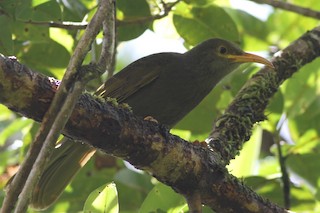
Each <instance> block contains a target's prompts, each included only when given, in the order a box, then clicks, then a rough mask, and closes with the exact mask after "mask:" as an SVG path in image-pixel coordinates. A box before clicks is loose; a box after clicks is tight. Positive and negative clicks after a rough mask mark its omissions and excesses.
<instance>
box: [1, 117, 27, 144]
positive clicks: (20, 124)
mask: <svg viewBox="0 0 320 213" xmlns="http://www.w3.org/2000/svg"><path fill="white" fill-rule="evenodd" d="M32 122H33V121H32V120H29V119H25V118H19V119H16V120H15V121H13V122H12V123H11V124H10V125H8V126H7V127H6V128H5V129H3V130H2V131H1V132H0V146H1V145H4V143H5V142H6V140H7V139H8V138H9V137H10V136H12V135H13V134H15V133H19V132H21V131H22V129H23V128H25V127H27V126H29V125H30V124H32Z"/></svg>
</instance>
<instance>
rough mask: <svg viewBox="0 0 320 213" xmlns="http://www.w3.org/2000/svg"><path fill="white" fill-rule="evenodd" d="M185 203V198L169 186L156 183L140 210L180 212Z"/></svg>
mask: <svg viewBox="0 0 320 213" xmlns="http://www.w3.org/2000/svg"><path fill="white" fill-rule="evenodd" d="M186 205H187V204H186V203H185V199H184V198H183V197H182V196H181V195H179V194H177V193H175V192H174V191H173V190H172V189H171V188H170V187H169V186H166V185H163V184H160V183H159V184H157V185H156V186H155V187H154V188H153V189H152V190H151V192H150V193H149V194H148V196H147V198H146V199H145V201H144V202H143V204H142V206H141V209H140V212H168V213H174V212H180V211H181V210H182V209H183V208H184V207H185V206H186Z"/></svg>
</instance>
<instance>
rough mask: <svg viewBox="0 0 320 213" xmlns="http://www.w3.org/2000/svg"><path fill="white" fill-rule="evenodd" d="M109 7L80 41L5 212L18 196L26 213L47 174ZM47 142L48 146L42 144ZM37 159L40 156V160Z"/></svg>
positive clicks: (99, 13) (101, 9)
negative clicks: (40, 179) (32, 194)
mask: <svg viewBox="0 0 320 213" xmlns="http://www.w3.org/2000/svg"><path fill="white" fill-rule="evenodd" d="M107 8H109V7H108V1H107V0H104V1H101V5H100V7H99V9H98V11H97V13H96V14H95V15H94V17H93V18H92V20H91V22H90V23H89V25H88V27H87V30H86V31H85V33H84V35H83V37H82V38H81V40H80V41H79V43H78V46H77V48H76V49H75V52H74V54H73V56H72V58H71V59H70V62H69V65H68V68H67V71H66V74H65V76H64V78H63V80H62V82H61V85H60V87H59V90H58V92H57V94H56V95H55V98H54V99H53V101H52V104H51V106H50V108H49V110H48V112H47V113H46V115H45V118H44V122H43V123H42V125H41V127H40V129H39V132H38V133H37V137H36V139H35V141H34V143H33V145H32V146H31V148H30V150H29V152H28V154H27V158H26V160H25V161H24V162H23V163H22V166H21V169H20V171H19V172H18V173H17V175H16V177H15V178H14V179H13V181H12V183H11V185H10V187H9V188H8V192H7V197H6V198H5V200H4V202H3V207H2V209H1V212H3V213H6V212H12V210H13V208H14V205H15V203H16V201H17V200H18V196H19V200H18V203H17V207H16V209H15V212H25V211H26V209H27V205H28V202H29V197H30V191H32V188H33V187H34V185H35V184H36V182H37V179H38V177H39V175H40V173H41V172H42V171H43V169H44V166H45V163H46V162H47V160H48V158H49V157H50V154H51V151H52V149H53V147H54V145H55V142H56V140H57V138H58V136H59V134H60V131H61V129H62V128H63V127H64V125H65V123H66V122H67V120H68V118H69V116H70V114H71V112H72V109H73V107H74V105H75V102H76V100H77V99H78V97H79V96H80V94H81V92H82V90H83V87H84V85H85V83H86V82H87V80H88V79H89V78H90V75H91V74H90V73H89V74H84V78H85V79H78V78H77V77H79V75H80V76H81V74H82V73H79V72H81V69H79V68H80V66H81V64H82V61H83V59H84V57H85V55H86V54H87V52H88V50H89V46H90V44H91V43H92V41H93V40H94V39H95V37H96V35H97V34H98V33H99V31H100V28H101V25H102V22H103V20H105V16H106V14H107ZM88 75H89V76H88ZM74 79H77V80H78V81H76V82H75V80H74ZM68 94H72V96H71V97H70V96H68ZM67 97H68V99H67ZM43 139H45V140H43ZM43 141H44V143H43V145H42V142H43ZM40 150H41V151H40ZM38 153H39V156H38ZM35 156H38V157H37V159H36V161H35V158H36V157H35ZM30 171H31V172H30ZM29 173H30V175H29V176H28V179H27V180H26V181H25V176H26V175H27V174H29ZM24 182H25V183H26V184H25V186H24V188H23V189H22V188H21V187H23V185H24ZM21 190H22V192H21ZM20 192H21V194H20ZM19 194H20V195H19Z"/></svg>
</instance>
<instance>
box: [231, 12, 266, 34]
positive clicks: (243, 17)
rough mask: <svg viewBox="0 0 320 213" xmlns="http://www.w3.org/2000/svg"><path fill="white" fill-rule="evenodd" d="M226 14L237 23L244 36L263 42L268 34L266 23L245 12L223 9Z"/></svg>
mask: <svg viewBox="0 0 320 213" xmlns="http://www.w3.org/2000/svg"><path fill="white" fill-rule="evenodd" d="M225 10H226V12H228V14H230V16H231V17H232V18H233V20H235V21H236V22H237V26H239V27H240V28H242V29H241V31H242V33H244V34H249V35H251V36H253V37H255V38H258V39H262V40H265V39H266V38H267V36H268V34H269V29H268V25H267V24H266V22H264V21H261V20H260V19H258V18H256V17H254V16H253V15H250V14H249V13H247V12H246V11H243V10H236V9H231V8H226V9H225Z"/></svg>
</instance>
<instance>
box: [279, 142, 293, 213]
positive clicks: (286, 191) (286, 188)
mask: <svg viewBox="0 0 320 213" xmlns="http://www.w3.org/2000/svg"><path fill="white" fill-rule="evenodd" d="M275 141H276V145H277V152H278V156H279V159H278V160H279V164H280V170H281V174H282V175H281V180H282V184H283V188H282V190H283V199H284V207H285V208H286V209H290V178H289V174H288V171H287V167H286V158H285V157H284V156H283V154H282V149H281V141H280V139H279V138H278V137H277V138H275Z"/></svg>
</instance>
